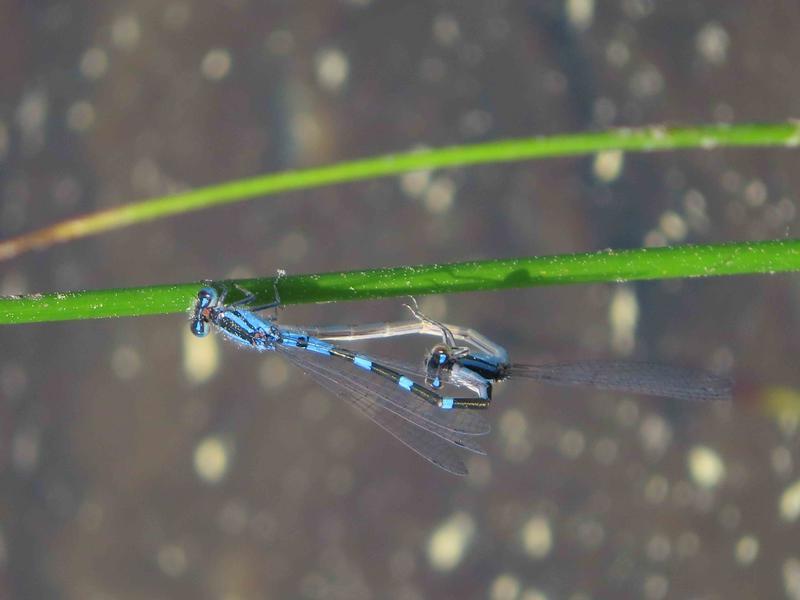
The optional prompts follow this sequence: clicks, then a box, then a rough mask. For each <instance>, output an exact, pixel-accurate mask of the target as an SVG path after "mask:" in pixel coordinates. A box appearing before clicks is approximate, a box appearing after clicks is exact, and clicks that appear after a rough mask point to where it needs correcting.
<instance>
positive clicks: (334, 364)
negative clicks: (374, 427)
mask: <svg viewBox="0 0 800 600" xmlns="http://www.w3.org/2000/svg"><path fill="white" fill-rule="evenodd" d="M276 349H277V350H278V351H279V352H280V353H282V354H284V355H285V356H287V358H288V359H289V360H291V361H293V362H295V363H297V361H298V360H300V361H303V362H304V363H307V362H308V361H313V364H316V365H319V366H322V367H323V368H325V369H327V372H328V374H329V375H331V376H333V377H334V379H336V380H339V379H347V380H349V381H351V382H353V383H355V384H357V385H358V386H359V387H360V388H361V389H365V390H368V391H370V392H371V393H372V394H373V395H374V396H375V397H376V398H378V399H379V403H380V404H382V405H388V406H386V407H387V408H390V409H391V410H392V411H393V412H399V413H400V414H401V415H405V414H409V413H410V414H412V415H414V416H415V417H417V418H419V419H422V420H423V421H426V422H428V423H429V424H430V426H439V427H442V428H444V429H449V430H450V431H453V432H455V433H459V434H462V435H484V434H487V433H489V431H491V427H490V426H489V422H488V421H487V420H486V419H485V418H484V417H483V416H482V415H481V414H479V413H478V412H476V411H473V410H466V409H454V410H444V409H441V408H439V407H437V406H434V405H432V404H430V403H429V402H426V401H425V400H423V399H422V398H420V397H418V396H415V395H414V394H410V393H408V392H407V391H406V390H404V389H402V388H400V387H399V386H398V385H397V384H396V383H395V382H393V381H391V380H389V379H386V378H384V377H381V376H379V375H376V374H375V373H371V372H369V371H367V370H365V369H362V368H360V367H357V366H356V365H354V364H353V363H351V362H349V361H347V360H344V359H340V358H336V357H330V356H325V355H318V356H317V355H314V354H313V353H310V352H308V351H307V350H302V349H299V350H298V349H295V348H292V347H286V346H281V345H280V344H277V345H276ZM306 354H309V355H310V356H309V357H306V358H304V357H305V355H306ZM295 356H299V357H300V358H299V359H295V358H294V357H295ZM374 361H375V362H376V363H378V364H380V365H383V366H388V367H389V368H392V369H397V370H398V371H399V372H401V373H406V374H408V375H409V376H411V375H415V374H416V373H418V370H417V371H415V370H414V369H413V368H412V367H408V368H407V369H405V370H400V369H402V366H401V365H398V364H396V363H387V362H384V361H383V360H382V359H377V358H375V359H374ZM390 365H391V366H390ZM427 426H428V425H426V427H427Z"/></svg>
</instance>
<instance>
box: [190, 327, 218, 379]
mask: <svg viewBox="0 0 800 600" xmlns="http://www.w3.org/2000/svg"><path fill="white" fill-rule="evenodd" d="M182 339H183V370H184V372H185V373H186V378H187V379H188V380H189V381H190V382H191V383H193V384H200V383H204V382H205V381H208V380H209V379H210V378H211V377H212V376H213V375H214V373H216V371H217V369H218V368H219V346H218V343H217V338H216V336H213V335H209V336H207V337H205V338H203V339H198V338H197V337H196V336H194V335H193V334H192V332H191V331H189V328H188V327H186V328H185V330H184V332H183V338H182Z"/></svg>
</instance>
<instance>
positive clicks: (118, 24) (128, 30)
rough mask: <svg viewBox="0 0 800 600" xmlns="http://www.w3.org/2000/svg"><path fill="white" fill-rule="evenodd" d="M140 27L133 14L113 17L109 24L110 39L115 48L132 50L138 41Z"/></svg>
mask: <svg viewBox="0 0 800 600" xmlns="http://www.w3.org/2000/svg"><path fill="white" fill-rule="evenodd" d="M140 37H141V27H140V25H139V19H138V18H137V17H136V16H134V15H124V16H121V17H117V18H116V19H114V22H113V23H112V24H111V41H112V42H113V43H114V45H115V46H116V47H117V48H121V49H122V50H132V49H133V48H135V47H136V46H137V45H138V43H139V38H140Z"/></svg>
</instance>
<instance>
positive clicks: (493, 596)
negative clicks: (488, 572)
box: [489, 573, 522, 600]
mask: <svg viewBox="0 0 800 600" xmlns="http://www.w3.org/2000/svg"><path fill="white" fill-rule="evenodd" d="M521 588H522V585H521V584H520V581H519V579H518V578H516V577H515V576H513V575H511V574H509V573H503V574H502V575H498V576H497V577H496V578H495V580H494V581H493V582H492V585H491V586H490V587H489V600H517V598H518V597H519V592H520V589H521Z"/></svg>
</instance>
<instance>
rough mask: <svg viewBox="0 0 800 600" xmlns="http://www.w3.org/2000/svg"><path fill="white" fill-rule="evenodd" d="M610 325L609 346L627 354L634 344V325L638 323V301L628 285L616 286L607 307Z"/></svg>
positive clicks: (619, 352)
mask: <svg viewBox="0 0 800 600" xmlns="http://www.w3.org/2000/svg"><path fill="white" fill-rule="evenodd" d="M608 322H609V325H610V326H611V347H612V348H613V349H614V350H615V351H616V352H617V353H618V354H622V355H628V354H630V353H631V352H632V351H633V348H634V346H635V344H636V326H637V324H638V323H639V301H638V299H637V298H636V292H635V291H634V290H633V288H631V287H628V286H617V287H615V288H614V295H613V296H612V298H611V304H610V305H609V307H608Z"/></svg>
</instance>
